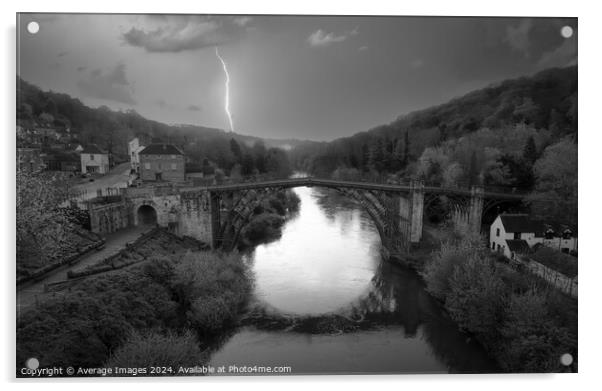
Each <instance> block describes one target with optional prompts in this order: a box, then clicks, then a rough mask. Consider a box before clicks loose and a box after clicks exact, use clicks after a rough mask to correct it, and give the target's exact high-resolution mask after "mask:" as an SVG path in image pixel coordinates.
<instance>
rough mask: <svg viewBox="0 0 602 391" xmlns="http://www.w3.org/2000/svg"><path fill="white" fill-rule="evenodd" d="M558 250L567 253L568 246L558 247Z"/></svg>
mask: <svg viewBox="0 0 602 391" xmlns="http://www.w3.org/2000/svg"><path fill="white" fill-rule="evenodd" d="M560 251H562V252H563V253H565V254H568V253H569V248H568V247H563V248H562V249H560Z"/></svg>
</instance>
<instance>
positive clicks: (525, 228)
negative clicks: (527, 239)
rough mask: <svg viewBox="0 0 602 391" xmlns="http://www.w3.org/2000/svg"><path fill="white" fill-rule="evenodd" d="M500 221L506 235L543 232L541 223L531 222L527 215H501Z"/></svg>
mask: <svg viewBox="0 0 602 391" xmlns="http://www.w3.org/2000/svg"><path fill="white" fill-rule="evenodd" d="M500 219H501V220H502V224H503V225H504V229H505V230H506V232H508V233H512V232H536V233H541V232H543V223H542V222H541V221H537V220H532V219H531V218H530V217H529V215H527V214H501V215H500Z"/></svg>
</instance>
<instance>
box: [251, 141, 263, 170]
mask: <svg viewBox="0 0 602 391" xmlns="http://www.w3.org/2000/svg"><path fill="white" fill-rule="evenodd" d="M252 151H253V158H254V159H255V167H256V168H257V171H259V173H260V174H262V173H265V172H266V166H265V163H266V162H265V158H266V156H265V155H266V152H267V150H266V148H265V144H264V143H263V141H256V142H255V144H253V148H252Z"/></svg>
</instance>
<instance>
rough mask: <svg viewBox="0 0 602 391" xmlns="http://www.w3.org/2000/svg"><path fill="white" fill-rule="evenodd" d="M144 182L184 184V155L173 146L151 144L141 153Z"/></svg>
mask: <svg viewBox="0 0 602 391" xmlns="http://www.w3.org/2000/svg"><path fill="white" fill-rule="evenodd" d="M139 156H140V179H142V180H143V181H169V182H184V181H185V175H184V164H185V162H184V160H185V159H184V153H182V151H180V150H179V149H178V148H177V147H175V146H174V145H171V144H151V145H149V146H148V147H146V148H144V149H143V150H142V151H140V152H139Z"/></svg>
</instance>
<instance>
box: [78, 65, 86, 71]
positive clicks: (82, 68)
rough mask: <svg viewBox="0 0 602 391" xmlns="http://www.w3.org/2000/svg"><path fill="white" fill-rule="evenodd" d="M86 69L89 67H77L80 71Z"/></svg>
mask: <svg viewBox="0 0 602 391" xmlns="http://www.w3.org/2000/svg"><path fill="white" fill-rule="evenodd" d="M86 69H88V67H86V66H79V67H77V71H78V72H83V71H85V70H86Z"/></svg>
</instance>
